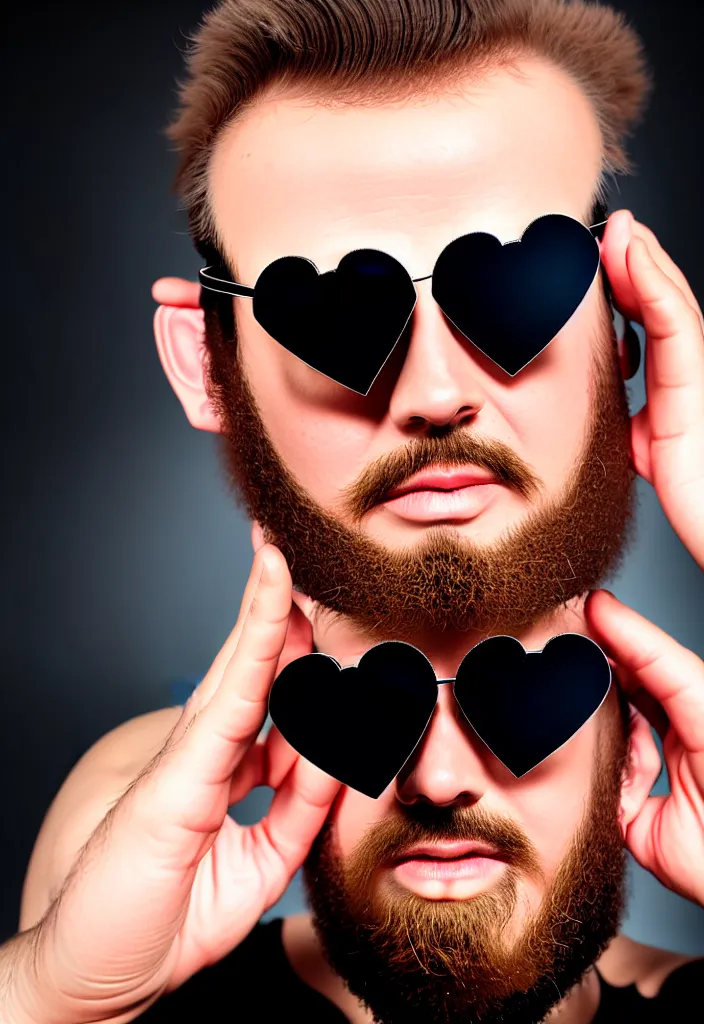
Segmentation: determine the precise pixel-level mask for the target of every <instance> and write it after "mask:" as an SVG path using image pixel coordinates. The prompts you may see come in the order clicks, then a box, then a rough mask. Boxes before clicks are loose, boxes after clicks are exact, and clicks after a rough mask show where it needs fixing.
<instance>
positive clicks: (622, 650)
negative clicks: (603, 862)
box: [585, 590, 704, 906]
mask: <svg viewBox="0 0 704 1024" xmlns="http://www.w3.org/2000/svg"><path fill="white" fill-rule="evenodd" d="M585 613H586V619H587V623H588V625H589V629H590V635H591V636H592V637H593V639H595V640H596V641H597V643H599V644H600V645H601V647H602V648H603V650H604V651H605V653H606V654H607V656H608V657H609V659H610V660H611V662H612V665H613V668H614V672H615V675H616V677H617V679H618V681H619V683H620V685H621V686H622V688H623V689H624V690H625V692H626V693H627V695H628V698H629V700H630V702H631V703H632V704H633V705H634V706H635V707H636V708H638V709H639V710H640V711H641V712H642V713H643V714H644V715H645V717H646V718H647V719H648V721H649V722H650V723H651V724H652V725H653V726H654V727H655V729H656V731H657V732H658V734H659V736H660V738H661V740H662V742H663V753H664V757H665V764H666V767H667V774H668V778H669V782H670V793H669V794H668V795H667V796H651V797H649V798H648V799H647V800H646V802H645V803H644V805H643V807H642V809H641V810H640V812H639V813H638V814H637V815H636V817H635V818H634V819H633V821H632V822H631V823H630V825H629V826H628V828H627V832H626V837H625V838H626V846H627V848H628V849H629V850H630V852H631V853H632V854H633V856H634V857H635V859H636V860H637V861H638V863H639V864H640V865H641V866H642V867H644V868H645V869H646V870H647V871H650V872H651V873H652V874H653V875H655V877H656V878H657V879H658V880H659V881H660V882H662V883H663V885H666V886H667V887H668V888H669V889H673V890H674V891H675V892H677V893H679V894H680V895H681V896H685V897H686V898H687V899H690V900H694V901H695V902H696V903H699V904H701V905H702V906H704V663H703V662H702V660H701V659H700V658H698V657H697V655H696V654H694V653H693V652H692V651H688V650H687V649H686V648H684V647H682V646H681V645H680V644H678V643H677V641H676V640H673V639H672V637H670V636H668V635H667V634H666V633H664V632H663V631H662V630H661V629H659V628H658V627H657V626H654V625H653V624H652V623H650V622H648V621H647V619H644V618H643V617H642V616H641V615H639V614H638V613H637V612H635V611H633V610H632V609H630V608H627V607H626V606H625V605H624V604H622V603H621V602H620V601H618V600H617V599H616V598H615V597H614V596H613V594H610V593H609V592H608V591H606V590H597V591H594V592H593V593H592V594H590V595H589V598H588V600H587V602H586V605H585Z"/></svg>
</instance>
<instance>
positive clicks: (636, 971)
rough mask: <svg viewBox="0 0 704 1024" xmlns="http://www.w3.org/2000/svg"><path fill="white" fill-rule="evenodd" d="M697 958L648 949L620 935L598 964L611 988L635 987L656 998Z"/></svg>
mask: <svg viewBox="0 0 704 1024" xmlns="http://www.w3.org/2000/svg"><path fill="white" fill-rule="evenodd" d="M698 959H700V958H699V957H696V956H686V955H684V954H683V953H673V952H672V951H671V950H668V949H658V948H657V947H656V946H646V945H645V944H644V943H642V942H636V941H635V940H634V939H629V938H628V936H626V935H617V936H616V938H615V939H613V940H612V941H611V943H610V944H609V945H608V946H607V948H606V950H605V951H604V952H603V953H602V955H601V956H600V957H599V959H598V960H597V962H596V966H597V968H598V970H599V973H600V974H601V975H602V977H603V978H604V980H605V981H606V982H608V984H609V985H616V986H617V987H619V988H620V987H622V986H625V985H635V986H636V988H637V989H638V991H639V992H640V994H641V995H643V996H647V997H648V998H652V997H653V996H656V995H657V994H658V992H659V991H660V988H661V986H662V984H663V982H664V981H665V979H666V978H667V977H668V975H669V974H671V973H672V972H673V971H674V970H676V969H677V968H678V967H681V966H682V965H683V964H687V963H691V962H692V961H693V960H698Z"/></svg>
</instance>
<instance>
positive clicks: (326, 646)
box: [311, 595, 588, 679]
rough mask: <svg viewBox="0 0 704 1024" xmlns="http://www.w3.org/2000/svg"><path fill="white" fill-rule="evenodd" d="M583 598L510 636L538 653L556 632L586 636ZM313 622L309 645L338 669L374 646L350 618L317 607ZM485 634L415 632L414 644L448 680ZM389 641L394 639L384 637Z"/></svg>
mask: <svg viewBox="0 0 704 1024" xmlns="http://www.w3.org/2000/svg"><path fill="white" fill-rule="evenodd" d="M585 597H586V595H583V596H582V597H577V598H574V599H573V600H572V601H569V602H568V603H567V604H565V605H561V606H560V607H559V608H558V609H556V610H555V611H554V612H552V613H551V614H550V615H548V616H545V617H544V618H542V619H540V620H538V621H536V622H534V623H532V624H531V625H529V626H526V627H525V628H524V629H521V630H516V631H515V632H513V633H512V635H513V636H515V637H516V638H517V639H518V640H520V641H521V643H522V644H523V646H524V647H525V649H526V650H541V649H542V648H543V647H544V646H545V644H546V643H547V641H548V640H550V639H551V637H553V636H557V635H558V634H559V633H583V634H585V635H588V630H587V627H586V621H585V618H584V600H585ZM311 618H312V622H313V643H314V645H315V649H316V650H317V651H320V652H321V653H322V654H329V655H331V656H332V657H333V658H335V659H336V660H337V661H338V662H339V663H340V664H341V665H342V666H343V668H344V667H347V666H348V665H356V664H357V662H358V661H359V659H360V658H361V657H362V655H363V654H364V653H365V651H367V650H369V648H370V647H372V646H374V643H373V642H371V641H370V640H369V639H368V638H367V637H366V636H365V635H364V633H362V632H361V630H359V629H358V628H357V627H356V626H355V625H354V623H353V622H352V621H351V620H350V619H346V618H341V617H338V616H334V615H332V614H331V613H330V612H328V611H327V610H326V609H324V608H320V607H317V608H316V609H315V611H314V612H313V613H312V615H311ZM493 632H494V633H495V634H500V633H501V632H502V630H501V623H500V622H497V624H496V629H495V630H494V631H493ZM486 636H487V634H486V633H478V632H475V631H473V630H469V631H467V632H456V631H455V632H453V631H449V630H448V631H445V632H442V633H440V632H438V633H426V634H422V633H419V634H418V637H417V638H415V639H414V645H415V646H416V647H417V648H418V649H419V650H420V651H422V652H423V654H425V656H426V657H427V658H428V659H429V661H430V662H431V663H432V665H433V668H434V669H435V674H436V675H437V677H438V679H450V678H453V677H454V676H455V675H456V674H457V669H458V667H459V665H460V662H461V661H462V659H463V658H464V656H465V654H466V653H467V652H468V651H469V650H471V648H472V647H474V646H475V644H477V643H479V642H480V641H481V640H484V639H485V638H486ZM388 639H389V640H393V639H394V637H392V636H390V637H388Z"/></svg>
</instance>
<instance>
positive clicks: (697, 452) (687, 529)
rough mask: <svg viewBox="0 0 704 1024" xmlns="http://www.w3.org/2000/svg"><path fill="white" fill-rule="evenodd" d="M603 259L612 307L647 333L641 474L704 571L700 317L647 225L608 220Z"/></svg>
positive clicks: (635, 442) (703, 342)
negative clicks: (611, 295) (609, 285)
mask: <svg viewBox="0 0 704 1024" xmlns="http://www.w3.org/2000/svg"><path fill="white" fill-rule="evenodd" d="M601 258H602V262H603V264H604V267H605V269H606V273H607V275H608V278H609V282H610V284H611V288H612V291H613V296H614V301H615V303H616V306H617V308H618V309H619V310H620V311H621V312H622V313H623V315H624V316H625V317H626V318H627V319H629V320H634V321H636V322H637V323H640V324H642V325H643V327H644V328H645V335H646V347H645V383H646V393H647V402H646V404H645V405H644V406H643V408H642V409H641V410H640V412H638V413H637V414H636V415H635V416H634V417H633V419H632V423H631V448H632V459H633V464H634V466H635V468H636V470H637V472H638V473H640V475H641V476H642V477H644V478H645V479H646V480H647V481H648V482H649V483H650V484H652V485H653V487H654V488H655V491H656V493H657V496H658V499H659V501H660V504H661V505H662V508H663V511H664V512H665V515H666V516H667V518H668V519H669V521H670V524H671V525H672V527H673V529H674V530H675V532H676V533H677V534H678V536H679V538H680V540H681V541H682V543H683V544H684V545H685V547H686V548H687V550H688V551H689V553H690V554H691V555H692V557H693V558H694V560H695V561H696V562H697V563H698V564H699V566H700V567H701V568H702V569H704V516H703V515H702V508H704V319H703V318H702V311H701V307H700V306H699V304H698V302H697V300H696V298H695V297H694V294H693V292H692V289H691V288H690V286H689V284H688V283H687V280H686V278H685V276H684V274H683V273H682V271H681V270H680V269H679V267H677V266H676V265H675V263H674V262H673V261H672V259H671V258H670V257H669V256H668V254H667V253H666V252H665V250H664V249H663V248H662V246H661V245H660V243H659V242H658V240H657V238H656V236H655V235H654V234H653V232H652V231H651V230H650V228H647V227H646V226H645V225H644V224H640V223H639V222H638V221H637V220H635V219H634V218H633V215H632V214H631V213H630V212H629V211H628V210H619V211H617V212H616V213H614V214H612V216H611V217H610V218H609V222H608V224H607V226H606V231H605V233H604V239H603V244H602V249H601Z"/></svg>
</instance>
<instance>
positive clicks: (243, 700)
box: [188, 545, 291, 786]
mask: <svg viewBox="0 0 704 1024" xmlns="http://www.w3.org/2000/svg"><path fill="white" fill-rule="evenodd" d="M255 564H257V566H258V567H261V575H260V578H259V582H258V585H257V587H256V590H255V593H254V595H253V598H252V601H251V603H250V606H249V610H248V612H247V614H246V617H245V620H244V623H243V626H242V631H241V633H240V637H239V640H238V642H237V646H236V649H235V651H234V654H233V655H232V657H231V658H230V660H229V662H228V664H227V666H226V667H225V670H224V672H223V676H222V679H221V682H220V685H219V686H218V688H217V689H216V690H215V693H214V694H213V696H212V697H211V699H210V701H209V702H208V704H207V705H206V706H205V707H204V708H203V709H202V710H201V711H200V713H199V714H198V715H197V716H196V720H195V722H194V724H193V727H192V730H191V731H192V734H193V737H192V740H191V742H190V743H189V744H188V745H189V747H191V748H192V753H191V756H190V757H189V768H190V770H191V771H192V772H193V773H194V774H195V775H196V777H198V778H199V779H200V781H201V783H202V784H205V785H213V786H221V785H223V784H224V783H226V782H228V783H229V779H230V777H231V775H232V773H233V772H234V770H235V768H236V767H237V765H238V763H239V762H240V760H241V758H242V757H243V755H244V753H245V751H246V750H247V749H248V748H249V747H250V746H251V744H252V743H253V742H254V741H255V739H256V738H257V735H258V733H259V731H260V729H261V727H262V725H263V724H264V721H265V719H266V715H267V708H268V698H269V690H270V688H271V684H272V682H273V679H274V675H275V673H276V668H277V665H278V661H279V657H280V655H281V652H282V650H283V647H284V643H285V640H286V633H287V630H288V622H289V615H290V612H291V577H290V574H289V571H288V567H287V565H286V561H285V559H284V557H283V555H282V554H281V552H280V551H279V550H278V549H277V548H275V547H274V546H273V545H266V546H265V547H263V548H261V549H260V551H259V552H257V555H256V556H255Z"/></svg>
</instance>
